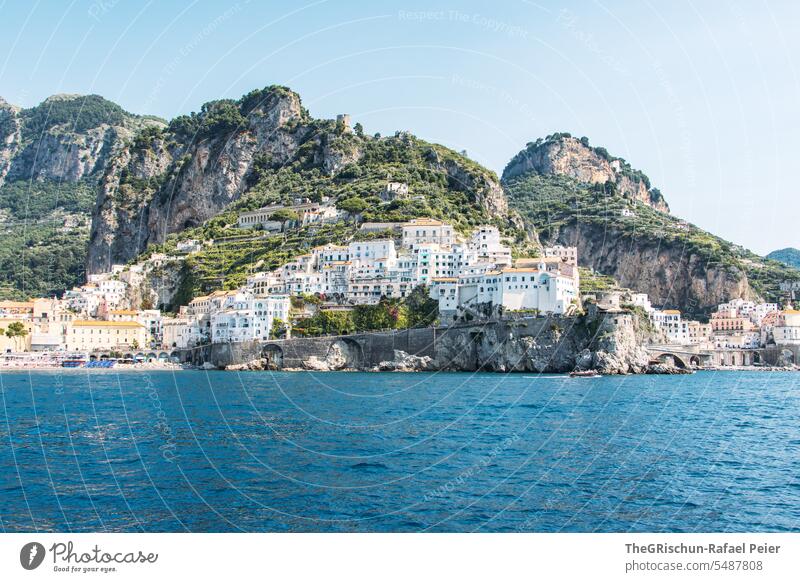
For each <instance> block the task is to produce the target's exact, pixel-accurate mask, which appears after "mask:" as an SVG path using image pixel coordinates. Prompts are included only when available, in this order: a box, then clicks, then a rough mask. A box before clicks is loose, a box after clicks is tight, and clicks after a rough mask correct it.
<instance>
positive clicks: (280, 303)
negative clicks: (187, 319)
mask: <svg viewBox="0 0 800 582" xmlns="http://www.w3.org/2000/svg"><path fill="white" fill-rule="evenodd" d="M289 308H290V303H289V296H288V295H276V296H270V297H254V296H253V295H252V294H251V293H239V294H237V295H236V296H235V297H234V298H233V300H232V301H231V302H229V305H228V308H227V309H225V310H224V311H218V312H215V313H212V314H211V341H212V343H227V342H231V343H236V342H245V341H254V340H262V341H263V340H268V339H270V331H271V330H272V324H273V322H274V321H275V320H276V319H280V320H281V321H287V320H288V318H289Z"/></svg>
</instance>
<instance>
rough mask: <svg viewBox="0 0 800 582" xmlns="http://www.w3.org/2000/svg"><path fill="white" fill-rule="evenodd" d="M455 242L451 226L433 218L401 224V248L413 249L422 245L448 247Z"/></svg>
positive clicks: (418, 219)
mask: <svg viewBox="0 0 800 582" xmlns="http://www.w3.org/2000/svg"><path fill="white" fill-rule="evenodd" d="M455 242H456V236H455V231H454V230H453V227H452V225H450V224H445V223H443V222H441V221H440V220H435V219H433V218H415V219H413V220H409V221H408V222H406V223H405V224H403V246H404V247H405V248H408V249H414V248H416V247H417V246H419V245H422V244H431V243H433V244H438V245H440V246H442V247H450V246H452V245H453V244H454V243H455Z"/></svg>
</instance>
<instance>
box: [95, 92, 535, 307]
mask: <svg viewBox="0 0 800 582" xmlns="http://www.w3.org/2000/svg"><path fill="white" fill-rule="evenodd" d="M387 181H393V182H403V183H405V184H407V185H408V188H409V193H408V195H407V196H403V197H400V198H398V199H395V200H393V201H384V200H382V199H381V198H380V197H379V194H380V193H381V191H382V190H384V189H385V188H386V185H387ZM297 198H308V199H310V200H311V201H313V202H321V201H322V200H323V199H325V200H329V201H331V202H335V204H336V205H337V206H338V207H339V208H341V209H345V210H349V211H350V213H351V214H352V215H355V214H358V215H359V217H360V218H361V219H362V220H363V221H371V222H399V221H405V220H408V219H410V218H414V217H422V216H430V217H434V218H439V219H442V220H446V221H448V222H451V223H453V224H454V225H455V227H456V229H457V230H459V231H461V232H465V233H466V232H468V231H470V230H471V229H472V228H473V227H475V226H477V225H479V224H485V223H492V224H495V225H496V226H498V227H499V228H500V229H501V231H502V232H503V234H504V235H505V236H506V237H508V238H509V239H511V242H512V243H513V244H514V245H515V246H516V247H517V248H519V249H523V248H533V247H534V246H535V245H536V241H535V236H534V235H528V234H526V232H525V230H524V228H523V226H522V222H521V220H520V219H519V217H518V216H517V215H516V214H515V213H513V212H509V210H508V207H507V203H506V198H505V195H504V193H503V190H502V188H501V187H500V182H499V179H498V178H497V176H496V175H495V174H494V173H493V172H491V171H489V170H487V169H485V168H483V167H481V166H480V165H478V164H476V163H475V162H473V161H472V160H470V159H468V158H466V157H464V156H462V155H460V154H458V153H456V152H454V151H452V150H449V149H447V148H445V147H442V146H440V145H437V144H431V143H427V142H425V141H423V140H420V139H418V138H416V137H414V136H413V135H411V134H410V133H407V132H398V133H396V134H395V135H393V136H388V137H381V136H379V135H377V134H376V135H374V136H370V135H366V134H364V132H363V130H362V128H361V126H360V125H358V124H357V125H356V126H355V127H353V128H350V127H349V120H348V119H347V118H346V117H344V116H342V117H341V119H338V120H329V119H314V118H313V117H311V115H310V114H309V113H308V111H307V110H306V109H305V108H304V107H303V106H302V103H301V100H300V97H299V96H298V95H297V94H296V93H294V92H292V91H291V90H289V89H287V88H285V87H277V86H272V87H266V88H264V89H259V90H255V91H252V92H250V93H248V94H247V95H245V96H243V97H242V98H241V99H238V100H221V101H213V102H210V103H206V104H205V105H203V107H202V108H201V110H200V111H199V112H197V113H192V114H191V115H187V116H181V117H178V118H176V119H174V120H172V121H171V122H170V123H169V124H168V126H166V127H164V128H156V127H151V128H148V129H146V130H143V131H142V132H140V133H139V134H138V135H137V136H136V137H135V138H134V139H133V140H132V141H130V142H126V144H125V145H124V147H122V148H121V150H120V151H119V152H118V153H117V155H116V156H115V157H114V158H113V159H112V161H111V162H110V163H109V164H108V167H107V169H106V171H105V174H104V176H103V177H102V179H101V180H100V184H99V189H98V196H97V205H96V208H95V211H94V214H93V220H92V229H91V237H90V244H89V250H88V259H87V269H88V271H89V272H90V273H94V272H101V271H105V270H108V269H109V267H110V266H111V265H112V264H119V263H126V262H129V261H132V260H134V259H136V257H137V256H139V255H140V253H142V252H144V251H145V250H147V251H148V253H152V252H154V251H155V250H170V249H173V248H174V246H175V244H176V243H177V242H178V240H179V239H189V238H193V239H200V240H203V241H209V242H210V241H212V240H213V241H214V242H213V244H209V245H207V247H205V248H204V249H203V251H201V252H200V253H197V254H194V255H192V257H191V259H190V260H189V261H188V266H186V267H184V268H183V269H182V272H181V274H179V275H176V278H178V279H180V283H179V285H178V286H179V287H181V289H182V291H181V293H180V295H179V297H180V298H186V297H190V296H191V295H192V293H196V292H200V291H205V290H210V289H213V288H218V287H220V286H222V287H228V288H230V287H232V286H235V285H238V284H241V283H242V282H243V280H244V278H245V277H246V275H247V273H248V272H249V271H252V269H253V268H256V267H258V268H269V267H275V266H278V265H280V264H281V263H282V262H285V261H286V260H288V259H289V258H291V257H292V256H295V255H298V254H302V253H303V252H305V251H307V250H308V249H309V248H310V247H311V246H313V245H316V244H324V243H327V242H334V243H340V242H345V241H347V240H350V239H352V238H354V237H358V236H364V234H363V233H360V232H358V229H357V224H356V223H355V221H352V220H350V221H343V222H341V223H339V224H335V225H328V226H325V227H322V228H313V229H311V228H308V229H305V230H304V229H290V231H289V232H286V233H283V235H282V236H265V235H264V234H263V233H256V234H255V235H253V233H252V231H251V232H249V233H248V231H242V230H241V229H238V228H237V227H236V222H237V215H238V214H239V213H240V212H243V211H247V210H253V209H256V208H259V207H263V206H265V205H268V204H275V203H290V202H291V201H292V200H293V199H297ZM385 235H386V233H384V236H385ZM173 290H174V289H173ZM167 296H169V293H165V294H163V295H162V298H163V297H167Z"/></svg>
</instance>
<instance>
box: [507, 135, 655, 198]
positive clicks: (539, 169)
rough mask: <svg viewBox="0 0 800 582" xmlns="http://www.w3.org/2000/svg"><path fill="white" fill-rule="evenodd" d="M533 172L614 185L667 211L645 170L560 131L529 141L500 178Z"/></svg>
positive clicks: (582, 139)
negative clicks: (631, 165) (635, 167)
mask: <svg viewBox="0 0 800 582" xmlns="http://www.w3.org/2000/svg"><path fill="white" fill-rule="evenodd" d="M532 172H533V173H536V174H541V175H545V176H566V177H568V178H573V179H575V180H577V181H578V182H583V183H586V184H606V183H608V184H609V185H612V184H613V187H614V189H615V190H616V191H617V192H618V193H619V194H621V195H622V196H625V197H627V198H630V199H632V200H638V201H639V202H642V203H644V204H647V205H649V206H652V207H653V208H654V209H656V210H659V211H661V212H669V206H668V205H667V202H666V200H664V197H663V196H662V195H661V192H659V191H658V189H656V188H652V187H651V186H650V180H649V178H648V177H647V176H646V175H645V174H644V173H642V172H640V171H637V170H634V169H633V168H631V167H630V164H628V163H627V162H626V161H625V160H624V159H622V158H617V157H614V156H611V155H610V154H609V153H608V152H607V151H606V150H605V148H602V147H591V146H590V145H589V140H588V138H585V137H584V138H581V139H577V138H574V137H572V136H570V135H569V134H566V133H560V134H554V135H550V136H548V137H546V138H544V139H539V140H537V141H535V142H532V143H529V144H528V145H527V147H526V148H525V149H524V150H522V151H521V152H520V153H519V154H517V155H516V156H515V157H514V158H513V159H512V160H511V161H510V162H509V163H508V165H507V166H506V168H505V170H504V172H503V178H504V179H506V180H511V179H513V178H516V177H518V176H522V175H525V174H529V173H532Z"/></svg>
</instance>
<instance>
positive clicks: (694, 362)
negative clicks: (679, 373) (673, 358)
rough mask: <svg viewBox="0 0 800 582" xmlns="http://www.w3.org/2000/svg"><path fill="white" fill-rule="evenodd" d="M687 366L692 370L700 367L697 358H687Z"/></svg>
mask: <svg viewBox="0 0 800 582" xmlns="http://www.w3.org/2000/svg"><path fill="white" fill-rule="evenodd" d="M689 365H690V366H691V367H692V368H699V367H700V358H699V357H698V356H692V357H691V358H689Z"/></svg>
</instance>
